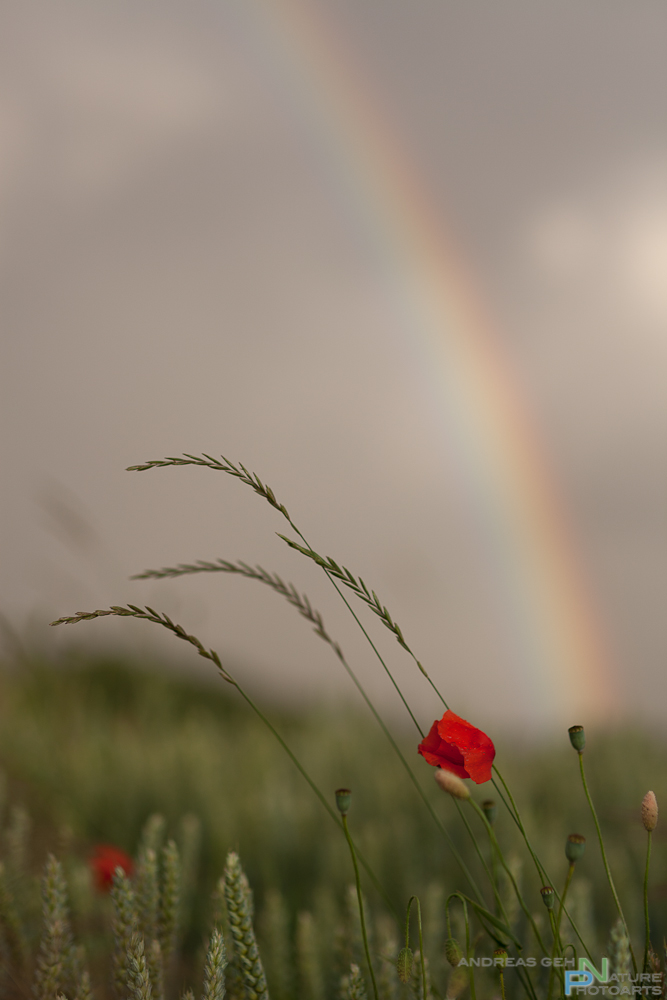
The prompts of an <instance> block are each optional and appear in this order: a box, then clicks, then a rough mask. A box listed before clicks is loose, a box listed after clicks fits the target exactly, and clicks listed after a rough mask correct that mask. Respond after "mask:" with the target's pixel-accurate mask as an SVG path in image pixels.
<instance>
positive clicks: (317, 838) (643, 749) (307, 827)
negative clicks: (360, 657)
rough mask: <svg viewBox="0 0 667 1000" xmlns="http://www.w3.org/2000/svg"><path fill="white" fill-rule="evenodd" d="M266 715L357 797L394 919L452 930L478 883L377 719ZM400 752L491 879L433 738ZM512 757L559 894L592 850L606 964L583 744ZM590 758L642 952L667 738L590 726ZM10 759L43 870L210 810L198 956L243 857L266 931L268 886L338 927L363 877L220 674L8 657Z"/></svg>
mask: <svg viewBox="0 0 667 1000" xmlns="http://www.w3.org/2000/svg"><path fill="white" fill-rule="evenodd" d="M263 708H264V710H265V711H266V713H267V715H268V716H269V717H270V718H271V721H272V722H273V724H274V725H275V726H276V728H277V729H278V730H279V732H280V733H281V734H282V735H283V737H284V739H285V740H286V741H287V742H288V744H289V745H290V747H291V748H292V749H293V751H294V752H295V753H296V755H297V756H298V757H299V759H300V760H301V761H302V763H303V764H304V765H305V766H306V768H307V769H308V770H309V772H310V774H311V775H312V777H313V779H314V780H315V781H316V782H317V783H318V785H319V786H320V788H321V789H322V791H323V792H324V794H325V795H328V796H330V798H331V802H332V804H333V801H334V795H333V793H334V790H335V789H336V788H337V787H340V786H347V787H350V788H351V789H352V790H353V805H352V809H351V812H350V818H349V822H350V828H351V831H352V833H353V836H354V838H355V840H356V842H357V843H358V846H359V847H360V849H361V851H362V852H363V853H364V855H365V856H366V857H367V858H368V860H369V862H370V863H371V865H372V866H373V868H374V870H375V872H376V874H377V876H378V878H379V880H380V881H381V883H382V884H383V885H384V886H385V887H386V891H387V893H388V895H389V896H390V898H391V900H392V902H393V905H394V906H395V908H396V910H397V911H398V912H399V913H401V912H402V913H404V912H405V909H404V908H405V905H406V903H407V900H408V898H409V896H410V895H411V894H412V893H417V894H418V895H419V896H420V897H421V898H422V900H424V901H426V905H427V922H428V921H429V920H430V921H431V929H432V930H433V931H434V933H435V934H436V937H437V936H438V935H442V934H443V933H444V930H443V926H442V923H443V909H442V900H443V893H445V892H449V891H453V890H454V889H457V888H460V889H463V890H465V889H466V884H465V880H464V878H463V876H462V874H461V872H460V871H459V869H458V867H457V864H456V862H455V861H454V859H453V858H452V856H451V854H450V852H449V850H448V847H447V845H446V843H445V842H444V840H443V838H442V835H441V833H440V832H439V831H438V829H437V827H436V825H435V824H434V822H433V820H432V818H431V817H430V816H429V815H428V812H427V810H426V808H425V807H424V805H423V803H422V802H421V801H420V799H419V797H418V796H417V794H416V793H415V791H414V789H413V788H412V787H411V786H410V784H409V782H408V781H407V779H406V776H405V773H404V771H403V769H402V767H401V765H400V763H399V762H398V761H397V759H396V757H395V755H394V753H393V751H392V750H391V748H390V747H389V745H388V743H387V741H386V739H385V738H384V736H383V735H382V733H381V732H380V730H379V729H378V727H377V725H376V723H375V722H374V721H373V720H372V718H371V716H370V715H363V714H360V713H359V711H358V710H352V709H348V708H347V707H346V706H345V705H342V704H341V705H337V706H334V707H333V708H332V707H331V706H329V708H327V707H325V706H322V707H320V708H316V709H311V710H309V711H304V712H302V713H301V714H297V713H287V712H285V711H280V710H277V709H275V708H274V707H272V706H271V705H263ZM472 721H474V720H472ZM490 735H491V736H492V737H493V736H494V734H493V733H492V734H490ZM397 739H398V741H399V742H400V743H401V745H402V747H403V750H404V752H405V755H406V757H407V758H408V760H409V761H410V763H411V765H412V766H413V768H414V770H415V772H416V774H417V775H418V778H419V780H420V781H421V783H422V785H423V787H424V788H425V790H426V792H427V794H428V795H429V797H430V798H431V800H432V802H433V805H434V807H435V809H436V811H437V813H438V815H439V816H440V817H441V819H442V820H443V822H444V823H445V825H446V826H447V828H448V830H449V832H450V834H451V836H452V838H453V840H454V842H455V843H456V845H457V847H458V849H459V850H460V851H461V853H462V854H463V856H464V857H465V859H466V862H467V864H468V865H469V867H470V868H471V870H472V871H473V873H474V875H475V877H476V879H477V880H478V882H479V884H480V885H483V884H484V876H483V873H482V872H481V870H480V866H479V863H478V861H477V859H476V857H475V855H474V853H473V850H472V847H471V844H470V841H469V839H468V838H467V834H466V832H465V829H464V828H463V826H462V824H461V821H460V819H459V817H458V815H457V813H456V810H455V807H454V804H453V802H452V800H450V799H449V798H448V797H447V796H445V795H444V794H443V793H441V792H439V790H438V789H437V787H436V785H435V782H434V781H433V772H432V769H431V768H430V767H429V766H428V765H427V764H426V763H425V762H424V761H423V760H422V758H421V757H419V756H418V755H417V753H416V749H417V742H418V739H417V738H416V737H415V736H413V735H412V734H411V733H406V732H399V733H397ZM497 750H498V755H497V758H496V762H497V763H498V764H499V766H500V767H501V768H502V770H503V772H504V774H505V777H506V778H507V780H508V782H509V783H510V786H511V788H512V790H513V792H514V795H515V798H516V800H517V802H518V804H519V807H520V809H521V811H522V813H523V816H524V820H525V822H526V825H527V827H528V829H529V831H530V835H531V838H532V840H533V843H534V845H535V846H536V848H537V850H538V853H539V854H540V856H541V858H542V860H543V862H544V863H545V865H546V867H547V870H548V871H549V874H550V876H551V878H552V880H553V882H554V884H555V885H556V886H557V887H560V886H562V883H563V880H564V878H565V874H566V861H565V856H564V842H565V838H566V836H567V835H568V834H569V833H572V832H577V833H583V834H584V835H585V836H586V837H587V840H588V843H587V850H586V855H585V858H584V860H583V861H581V862H580V863H579V865H578V866H577V871H576V875H575V879H574V883H573V887H572V890H571V895H572V907H573V911H574V913H575V914H576V918H577V920H578V922H579V923H580V924H581V929H582V931H584V932H585V934H586V935H587V936H588V938H589V940H591V941H592V942H593V946H594V948H595V952H596V953H597V954H598V955H599V954H604V952H605V946H606V942H607V939H608V935H609V929H610V927H611V925H612V923H613V921H614V919H615V915H614V912H613V905H612V901H611V898H610V893H609V890H608V887H607V884H606V881H605V878H604V872H603V869H602V865H601V861H600V856H599V850H598V847H597V843H596V840H595V831H594V828H593V824H592V820H591V816H590V813H589V812H588V809H587V806H586V802H585V799H584V796H583V792H582V789H581V785H580V781H579V775H578V766H577V759H576V753H575V752H574V750H572V748H571V747H570V744H569V740H568V737H567V733H563V737H562V739H561V740H560V741H559V742H558V745H556V746H552V745H543V746H538V745H535V744H525V745H522V744H521V742H520V741H519V740H518V739H517V740H516V741H514V742H512V741H509V740H508V739H507V738H503V739H498V740H497ZM585 761H586V766H587V773H588V778H589V784H590V787H591V791H592V793H593V796H594V798H595V800H596V802H597V805H598V810H599V814H600V818H601V822H602V825H603V828H604V832H605V837H606V843H607V849H608V853H609V858H610V861H611V863H612V867H613V870H614V873H615V877H616V881H617V886H618V889H619V893H620V895H621V897H622V901H623V904H624V907H625V908H626V915H627V916H628V919H629V922H630V924H631V927H632V930H633V935H634V937H635V938H636V940H637V942H641V940H642V937H641V935H642V913H641V905H642V904H641V899H642V878H643V863H644V850H645V838H646V834H645V832H644V830H643V828H642V825H641V822H640V804H641V800H642V797H643V796H644V794H645V792H646V791H647V790H648V788H649V787H650V788H652V789H653V790H654V791H655V793H656V795H657V797H658V801H659V802H661V801H665V794H666V793H667V787H665V786H667V767H666V766H665V765H666V764H667V745H666V744H665V741H664V740H663V739H661V738H658V736H656V735H652V734H650V733H648V732H640V731H628V730H626V731H623V732H607V733H602V732H600V733H590V734H589V737H588V746H587V749H586V755H585ZM0 766H1V767H2V770H3V771H4V774H5V775H6V779H7V782H6V784H7V788H6V796H5V799H6V805H5V808H4V816H3V828H4V834H3V837H4V846H3V849H5V850H6V849H7V844H8V842H9V840H10V839H11V827H12V823H14V824H15V823H16V807H17V806H18V807H20V808H25V809H26V810H27V811H28V813H29V814H30V817H31V834H30V841H29V844H30V846H29V857H30V865H31V866H32V867H33V868H34V870H35V871H37V870H38V867H39V866H40V865H41V864H42V863H43V860H44V857H45V855H46V852H47V851H48V850H55V852H56V853H58V852H59V851H61V852H62V851H65V852H66V853H67V854H68V855H71V856H73V857H76V858H78V859H79V861H80V862H83V863H84V864H83V865H80V878H81V877H83V876H81V871H82V870H84V865H85V862H86V859H87V858H88V857H89V855H90V852H91V850H92V848H93V847H94V845H95V844H98V843H112V844H116V845H117V846H119V847H121V848H124V849H125V850H127V851H128V852H133V851H134V850H135V848H136V845H137V841H138V839H139V836H140V832H141V829H142V827H143V825H144V823H145V822H146V820H147V818H148V817H149V815H150V814H152V813H155V812H159V813H161V814H162V815H163V816H164V817H165V818H166V821H167V832H168V835H170V836H174V837H175V838H176V839H177V840H178V838H179V836H180V832H179V831H180V830H181V826H180V824H181V820H182V818H183V816H185V815H187V814H195V815H196V816H197V817H199V819H200V821H201V824H202V842H201V844H202V849H201V864H200V870H199V874H198V882H197V891H196V898H195V900H194V907H193V915H192V925H191V927H190V930H189V932H188V938H187V941H186V944H187V942H189V947H190V948H191V949H193V950H196V949H197V947H199V943H200V942H201V940H202V936H203V934H204V933H205V928H206V926H207V925H208V924H209V922H210V918H211V911H212V903H211V894H212V892H213V889H214V886H215V883H216V880H217V879H218V878H219V877H220V875H221V873H222V871H223V867H224V861H225V855H226V852H227V851H228V850H230V849H235V850H237V851H238V852H239V854H240V856H241V860H242V863H243V865H244V868H245V870H246V872H247V874H248V877H249V879H250V884H251V885H252V887H253V890H254V893H255V902H256V908H257V911H258V913H259V915H260V919H259V923H260V934H261V913H262V910H263V908H264V907H265V904H266V902H267V899H270V898H271V897H270V891H271V890H276V889H278V890H280V892H281V893H282V894H283V897H284V899H285V901H286V904H287V909H288V912H289V919H290V921H291V922H292V924H294V923H295V921H296V919H297V914H298V913H299V912H302V911H309V912H311V913H313V914H314V915H315V919H316V921H317V920H319V921H320V923H321V925H322V927H323V928H325V931H326V928H327V927H331V928H334V926H335V923H336V919H337V917H336V914H337V913H338V911H339V910H340V908H341V907H343V906H344V905H345V903H344V900H345V894H346V888H347V886H348V885H349V884H350V883H351V882H352V870H351V865H350V858H349V854H348V851H347V846H346V844H345V842H344V840H343V837H342V835H341V833H340V830H339V829H338V828H337V827H336V826H335V824H334V823H333V822H332V821H331V819H330V817H329V816H328V815H327V814H326V812H325V810H324V809H323V807H322V805H321V803H320V802H319V801H318V800H317V799H316V797H315V795H314V794H313V792H312V791H311V789H310V788H309V787H308V786H307V784H306V783H305V781H304V780H303V778H302V777H301V776H300V775H299V773H298V772H297V771H296V769H295V768H294V766H293V765H292V763H291V762H290V760H289V759H288V757H287V756H286V754H285V753H284V751H283V749H282V748H281V747H280V746H279V745H278V744H277V742H276V740H275V738H274V737H273V736H272V734H271V733H270V732H269V731H268V730H267V729H266V727H265V726H264V725H263V723H262V722H261V721H260V720H259V719H258V718H257V717H256V716H255V715H254V714H253V713H252V711H251V710H250V709H249V708H248V707H247V705H245V704H244V703H242V702H241V700H240V699H239V697H238V696H236V695H235V692H234V691H231V690H227V689H226V687H225V685H224V683H223V682H222V681H221V682H219V683H216V682H215V681H214V680H213V679H212V681H211V683H206V682H205V681H203V680H202V679H201V678H199V679H198V680H197V681H193V680H190V679H188V678H187V676H185V675H171V674H166V673H165V672H164V671H159V670H158V669H157V665H153V669H150V668H149V667H147V666H146V665H143V666H141V667H140V666H139V665H137V664H135V663H131V662H128V661H122V662H121V661H119V660H118V659H113V658H109V659H105V658H100V657H99V656H98V657H97V658H95V659H91V658H87V657H86V656H85V655H84V654H82V653H81V652H80V651H79V652H78V653H71V654H69V655H68V656H65V657H64V658H63V659H62V660H61V661H60V662H58V663H49V662H44V661H42V662H39V661H36V660H33V661H27V660H24V661H23V662H20V663H12V664H9V663H7V664H5V666H4V669H2V671H0ZM492 792H493V790H492V789H491V786H480V787H479V788H475V789H474V794H475V796H476V797H477V798H478V800H480V801H481V800H483V799H485V798H487V797H488V796H489V795H490V794H492ZM471 822H472V824H473V826H474V827H475V830H476V832H477V834H478V835H479V838H480V843H481V844H482V846H483V849H484V850H487V847H488V845H487V843H486V842H485V837H484V834H483V830H482V829H481V827H480V826H479V824H478V823H477V821H476V820H475V819H474V817H472V816H471ZM496 828H497V833H498V837H499V840H500V842H501V844H502V846H503V848H504V850H505V852H506V855H507V857H508V858H509V859H510V863H511V864H512V866H513V868H514V869H515V871H516V873H517V875H518V877H519V879H520V881H521V882H522V884H523V889H524V893H525V895H526V898H527V900H528V903H529V906H530V907H531V908H532V909H533V910H534V911H535V912H536V913H540V914H541V916H542V917H545V916H546V914H545V913H544V912H542V906H541V903H540V897H539V893H538V889H539V884H538V883H537V881H536V879H535V876H534V872H533V870H532V867H531V866H530V865H529V864H528V860H527V859H526V852H525V850H523V849H522V844H521V842H520V841H519V839H518V837H517V836H516V835H515V834H516V831H515V830H514V829H513V827H512V823H511V820H510V819H509V817H508V815H507V814H506V813H505V812H504V811H503V809H502V807H500V808H499V810H498V818H497V821H496ZM654 837H655V840H654V851H653V860H652V871H651V899H650V902H651V913H652V920H653V922H654V923H653V926H654V940H655V941H656V942H658V943H660V942H662V939H663V935H664V933H665V931H666V930H667V925H666V921H665V916H664V898H665V894H666V892H667V878H666V873H665V858H664V854H665V851H664V846H665V842H664V836H663V832H662V828H661V826H660V825H658V828H657V830H656V832H655V834H654ZM8 838H9V840H8ZM362 874H363V873H362ZM364 882H365V891H366V894H367V896H368V902H369V906H370V908H371V910H373V911H374V913H375V914H376V916H380V914H381V913H382V912H386V910H387V907H386V906H385V904H384V903H383V902H382V900H381V898H380V897H379V896H378V894H377V892H375V890H374V889H373V887H372V885H371V884H370V882H369V881H368V879H366V878H364ZM429 908H430V909H429ZM517 918H518V914H517ZM327 933H328V932H327ZM325 936H326V934H325ZM327 944H328V945H329V944H330V941H327ZM434 946H435V947H436V949H438V948H439V944H438V942H437V941H436V942H435V943H434Z"/></svg>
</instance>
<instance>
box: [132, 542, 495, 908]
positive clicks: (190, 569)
mask: <svg viewBox="0 0 667 1000" xmlns="http://www.w3.org/2000/svg"><path fill="white" fill-rule="evenodd" d="M192 573H237V574H240V575H241V576H244V577H247V578H249V579H252V580H257V581H259V582H261V583H264V584H266V585H267V586H269V587H271V589H272V590H274V591H275V592H276V593H278V594H281V595H282V596H283V597H285V598H286V600H287V601H288V602H289V603H290V604H291V605H292V607H293V608H296V610H297V611H298V612H299V614H300V615H301V616H302V617H303V618H305V619H306V620H307V621H309V622H311V623H312V625H313V631H314V632H315V634H316V635H318V636H319V637H320V638H321V639H323V640H324V642H326V643H327V644H328V645H329V646H330V647H331V648H332V649H333V651H334V653H335V654H336V656H337V657H338V660H339V661H340V663H341V665H342V666H343V668H344V669H345V671H346V672H347V674H348V676H349V677H350V679H351V680H352V682H353V684H354V685H355V687H356V688H357V690H358V691H359V693H360V695H361V697H362V698H363V699H364V701H365V702H366V705H367V707H368V709H369V710H370V712H371V714H372V715H373V717H374V719H375V721H376V722H377V723H378V725H379V726H380V729H381V730H382V732H383V733H384V735H385V737H386V738H387V740H388V741H389V743H390V745H391V747H392V749H393V751H394V753H395V754H396V755H397V757H398V759H399V760H400V762H401V764H402V765H403V767H404V769H405V771H406V772H407V775H408V777H409V779H410V781H411V782H412V784H413V785H414V787H415V789H416V790H417V794H418V795H419V796H420V798H421V799H422V801H423V803H424V805H425V806H426V808H427V810H428V811H429V813H430V815H431V817H432V819H433V821H434V822H435V824H436V825H437V827H438V829H439V830H440V833H441V834H442V836H443V837H444V839H445V841H446V843H447V846H448V847H449V850H450V851H451V852H452V854H453V856H454V858H455V860H456V862H457V864H458V865H459V867H460V868H461V870H462V871H463V874H464V875H465V877H466V878H467V879H468V882H469V883H470V886H471V888H472V889H473V891H474V892H475V894H476V895H477V896H478V898H479V900H480V902H482V901H483V897H482V895H481V893H480V890H479V888H478V887H477V885H476V883H475V880H474V878H473V876H472V874H471V873H470V871H469V869H468V867H467V865H466V864H465V862H464V860H463V858H462V857H461V855H460V853H459V851H458V850H457V849H456V846H455V844H454V842H453V840H452V838H451V837H450V835H449V833H448V832H447V829H446V828H445V827H444V826H443V824H442V823H441V822H440V820H439V818H438V816H437V814H436V813H435V811H434V809H433V806H432V805H431V803H430V802H429V800H428V798H427V797H426V795H425V793H424V790H423V788H422V786H421V785H420V784H419V782H418V781H417V778H416V777H415V774H414V771H413V770H412V768H411V767H410V765H409V764H408V762H407V760H406V759H405V755H404V754H403V752H402V750H401V748H400V747H399V746H398V744H397V743H396V741H395V739H394V737H393V736H392V734H391V732H390V731H389V729H388V728H387V725H386V723H385V722H384V720H383V719H382V717H381V715H380V714H379V712H378V711H377V709H376V708H375V705H374V704H373V702H372V701H371V699H370V698H369V696H368V694H367V693H366V691H365V689H364V687H363V685H362V684H361V682H360V681H359V678H358V677H357V675H356V673H355V672H354V670H353V669H352V667H351V666H350V665H349V663H348V662H347V660H346V658H345V656H344V654H343V651H342V649H341V648H340V646H339V644H338V643H337V642H336V641H335V640H334V639H332V637H331V636H330V635H329V633H328V631H327V629H326V628H325V625H324V621H323V619H322V616H321V614H320V613H319V611H317V610H316V609H315V608H313V606H312V604H311V603H310V601H309V599H308V597H307V595H306V594H300V593H299V592H298V590H297V589H296V587H295V586H294V584H292V583H285V582H284V581H283V580H282V579H281V578H280V576H278V574H277V573H269V572H268V571H267V570H265V569H264V568H263V567H262V566H254V567H253V566H248V564H247V563H244V562H241V561H239V562H237V563H232V562H229V561H228V560H226V559H217V560H215V562H206V561H204V560H198V561H197V562H196V563H180V564H179V565H178V566H165V567H163V568H162V569H159V570H146V571H145V572H143V573H138V574H136V575H135V576H133V577H131V579H133V580H143V579H158V580H159V579H165V578H173V577H178V576H185V575H189V574H192ZM417 728H418V729H419V727H417ZM419 732H420V733H421V735H422V736H423V733H422V731H421V729H419ZM456 807H457V809H458V812H459V815H460V816H461V818H462V819H463V822H464V824H465V825H466V828H467V830H468V834H469V836H470V838H471V840H472V842H473V845H474V847H475V850H476V852H477V855H478V857H479V858H480V861H481V863H482V867H484V868H485V867H486V866H485V863H484V860H483V858H482V856H481V852H480V850H479V845H478V844H477V841H476V839H475V835H474V833H473V832H472V830H471V828H470V826H469V824H468V822H467V820H466V818H465V815H464V813H463V811H462V810H461V807H460V805H459V803H458V802H456ZM487 875H488V876H489V878H490V874H489V872H488V870H487Z"/></svg>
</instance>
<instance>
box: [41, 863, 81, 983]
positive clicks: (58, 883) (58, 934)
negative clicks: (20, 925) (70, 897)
mask: <svg viewBox="0 0 667 1000" xmlns="http://www.w3.org/2000/svg"><path fill="white" fill-rule="evenodd" d="M42 900H43V911H42V912H43V919H44V923H43V930H42V938H41V941H40V945H39V955H38V957H37V972H36V976H35V987H34V995H35V998H36V1000H52V997H54V996H55V995H56V994H58V993H60V992H62V990H63V989H66V988H67V987H68V985H69V984H68V982H67V980H68V979H69V976H68V965H69V958H70V951H71V948H72V933H71V930H70V925H69V912H68V906H67V887H66V885H65V877H64V875H63V870H62V865H61V864H60V862H59V861H56V859H55V858H54V856H53V855H52V854H50V855H49V857H48V859H47V862H46V871H45V875H44V879H43V881H42Z"/></svg>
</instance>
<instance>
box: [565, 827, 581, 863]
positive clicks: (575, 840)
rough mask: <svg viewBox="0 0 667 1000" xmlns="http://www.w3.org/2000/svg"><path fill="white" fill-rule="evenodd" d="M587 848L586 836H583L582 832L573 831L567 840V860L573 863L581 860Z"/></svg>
mask: <svg viewBox="0 0 667 1000" xmlns="http://www.w3.org/2000/svg"><path fill="white" fill-rule="evenodd" d="M585 850H586V838H585V837H582V835H581V834H580V833H571V834H570V836H569V837H568V838H567V840H566V841H565V857H566V858H567V860H568V861H570V862H571V863H572V864H574V862H575V861H580V860H581V859H582V858H583V856H584V851H585Z"/></svg>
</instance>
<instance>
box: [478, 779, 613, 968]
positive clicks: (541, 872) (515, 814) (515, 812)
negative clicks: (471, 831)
mask: <svg viewBox="0 0 667 1000" xmlns="http://www.w3.org/2000/svg"><path fill="white" fill-rule="evenodd" d="M493 770H494V771H495V772H496V774H497V775H498V777H499V778H500V781H501V782H502V785H503V788H504V789H505V791H506V792H507V797H508V798H509V800H510V802H511V809H510V807H509V806H508V805H507V803H506V802H505V800H504V799H503V802H505V807H506V808H507V809H508V811H509V813H510V815H511V816H512V818H513V819H514V822H515V823H516V825H517V826H518V828H519V831H520V833H521V836H522V837H523V841H524V843H525V845H526V847H527V848H528V853H529V854H530V856H531V858H532V859H533V863H534V865H535V868H536V870H537V875H538V878H539V879H540V880H541V881H543V882H544V884H545V885H553V882H552V880H551V879H550V878H549V873H548V872H547V870H546V868H545V867H544V865H543V864H542V862H541V861H540V859H539V858H538V856H537V854H536V853H535V851H534V850H533V845H532V844H531V842H530V840H529V838H528V834H527V833H526V828H525V827H524V825H523V821H522V819H521V814H520V812H519V808H518V806H517V804H516V802H515V801H514V797H513V795H512V793H511V791H510V789H509V786H508V784H507V782H506V781H505V779H504V778H503V776H502V774H501V772H500V769H499V768H498V767H496V765H495V764H494V765H493ZM493 784H494V786H495V788H496V790H497V791H498V793H499V794H500V796H501V798H502V792H501V791H500V789H499V788H498V786H497V785H496V782H495V780H494V782H493ZM554 893H555V895H556V899H558V900H559V901H560V897H559V895H558V892H556V890H555V889H554ZM564 912H565V916H566V917H567V918H568V920H569V921H570V925H571V927H572V930H573V931H574V933H575V934H576V936H577V938H578V940H579V943H580V944H581V946H582V948H583V949H584V951H585V952H586V954H587V955H588V957H589V959H590V960H591V962H592V961H593V956H592V954H591V952H590V951H589V949H588V946H587V944H586V942H585V941H584V939H583V937H582V935H581V932H580V930H579V928H578V927H577V925H576V923H575V922H574V920H573V919H572V917H571V916H570V913H569V912H568V910H567V908H565V911H564Z"/></svg>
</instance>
